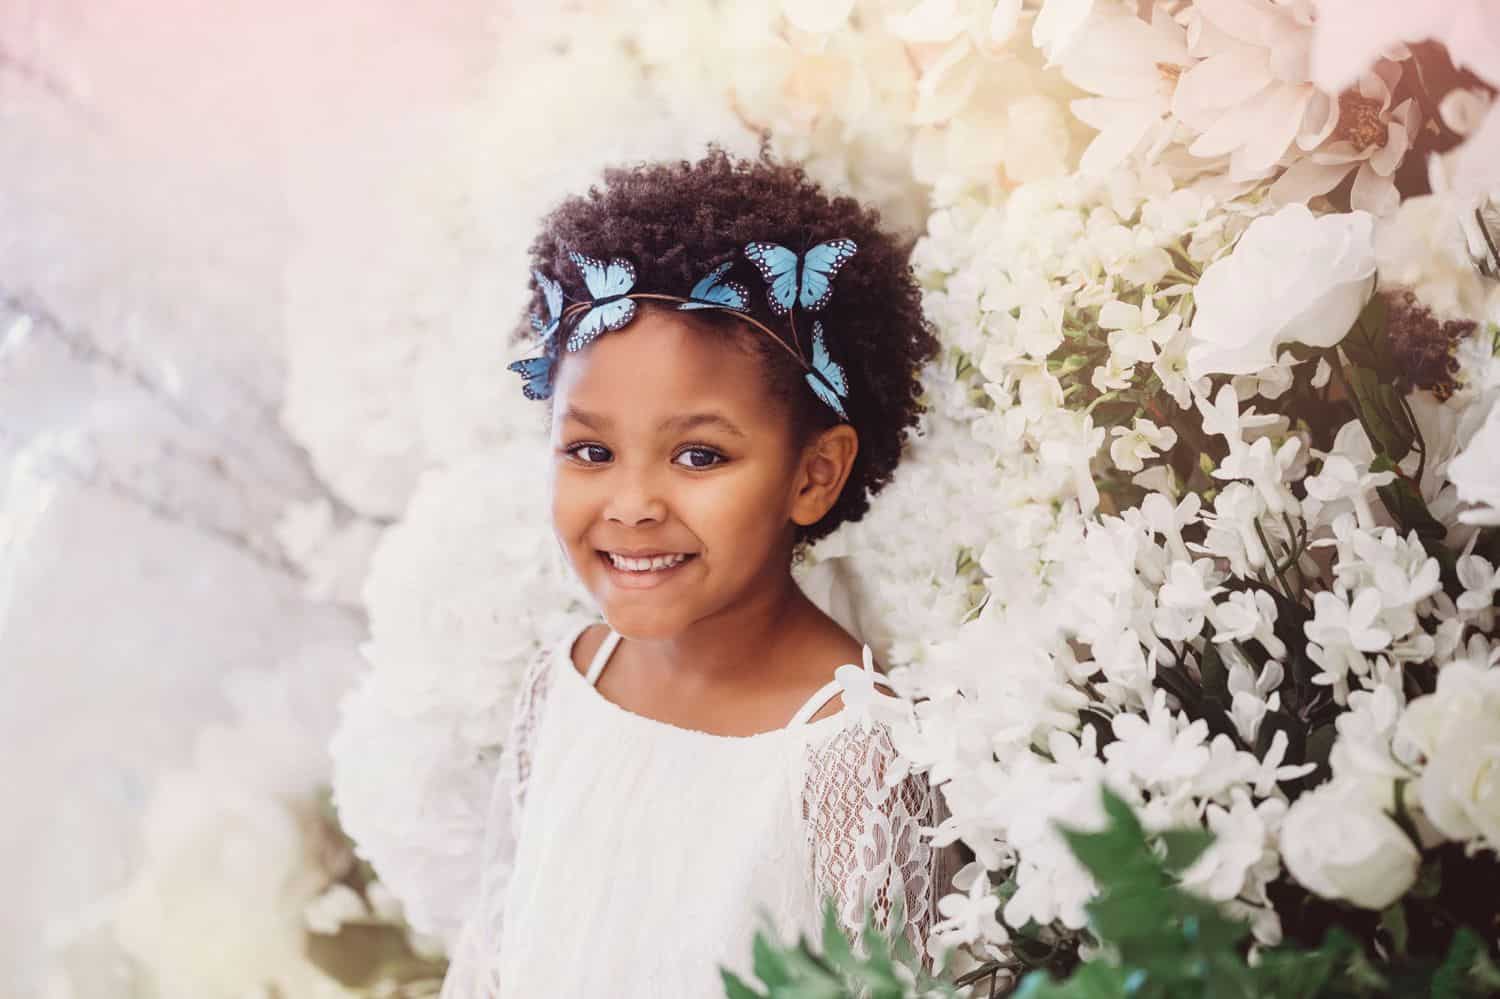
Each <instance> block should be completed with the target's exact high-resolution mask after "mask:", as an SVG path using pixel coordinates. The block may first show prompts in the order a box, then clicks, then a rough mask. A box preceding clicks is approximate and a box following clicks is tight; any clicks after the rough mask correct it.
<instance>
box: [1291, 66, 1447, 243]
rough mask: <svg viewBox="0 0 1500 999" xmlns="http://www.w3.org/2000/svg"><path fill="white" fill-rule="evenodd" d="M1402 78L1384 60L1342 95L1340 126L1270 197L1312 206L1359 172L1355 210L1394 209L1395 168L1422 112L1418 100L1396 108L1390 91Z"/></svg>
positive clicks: (1396, 201)
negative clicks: (1322, 196)
mask: <svg viewBox="0 0 1500 999" xmlns="http://www.w3.org/2000/svg"><path fill="white" fill-rule="evenodd" d="M1400 79H1401V67H1400V66H1399V65H1398V64H1396V63H1393V62H1389V61H1383V62H1381V63H1380V64H1379V66H1377V67H1376V70H1375V72H1372V73H1366V74H1365V75H1364V76H1362V77H1360V80H1359V86H1358V88H1357V89H1355V90H1350V91H1346V92H1344V93H1342V94H1340V95H1339V98H1338V124H1337V125H1336V126H1335V127H1334V129H1333V131H1332V132H1331V133H1330V134H1329V135H1328V137H1327V138H1326V139H1324V140H1323V142H1322V144H1320V145H1319V146H1318V147H1317V148H1316V149H1314V150H1312V151H1311V152H1309V153H1308V154H1307V156H1305V157H1304V158H1303V159H1300V160H1298V161H1297V162H1296V163H1294V164H1292V166H1291V167H1289V168H1288V169H1287V171H1286V172H1285V173H1284V174H1282V175H1281V177H1280V178H1278V179H1277V181H1276V183H1275V184H1272V185H1271V191H1270V196H1271V199H1272V200H1273V201H1274V202H1275V203H1277V204H1282V205H1284V204H1289V203H1291V202H1307V201H1309V200H1311V199H1312V198H1315V197H1317V196H1318V195H1320V194H1327V193H1328V192H1329V191H1331V190H1333V189H1334V188H1335V187H1337V186H1338V184H1339V182H1340V181H1341V180H1343V179H1344V178H1345V177H1346V176H1348V175H1349V172H1350V171H1351V170H1354V171H1357V172H1356V173H1355V176H1354V186H1353V188H1352V189H1351V190H1350V193H1349V204H1350V206H1351V207H1353V208H1358V209H1361V210H1363V211H1367V212H1370V213H1372V214H1374V215H1388V214H1390V213H1391V212H1392V211H1394V210H1395V209H1396V206H1397V205H1398V204H1399V202H1400V200H1401V195H1400V194H1399V193H1398V192H1397V190H1396V180H1395V173H1396V168H1397V167H1399V166H1400V165H1401V161H1402V160H1403V159H1405V158H1406V153H1407V150H1409V149H1410V148H1411V145H1412V143H1413V142H1414V141H1415V140H1416V137H1417V132H1418V130H1419V129H1420V128H1421V127H1422V112H1421V111H1420V109H1418V107H1417V105H1416V103H1415V102H1414V100H1413V99H1411V98H1407V99H1406V100H1404V101H1402V102H1401V104H1400V105H1399V106H1397V107H1396V108H1395V109H1394V110H1392V108H1391V92H1392V90H1394V89H1395V87H1396V84H1397V83H1398V82H1399V81H1400Z"/></svg>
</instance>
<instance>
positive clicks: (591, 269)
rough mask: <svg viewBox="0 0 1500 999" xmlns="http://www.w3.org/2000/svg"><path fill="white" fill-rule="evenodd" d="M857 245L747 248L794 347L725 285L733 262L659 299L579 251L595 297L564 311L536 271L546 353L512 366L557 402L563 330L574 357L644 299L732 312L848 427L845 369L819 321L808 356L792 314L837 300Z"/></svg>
mask: <svg viewBox="0 0 1500 999" xmlns="http://www.w3.org/2000/svg"><path fill="white" fill-rule="evenodd" d="M856 249H858V247H857V246H855V243H854V240H852V239H831V240H828V241H827V242H825V243H819V244H818V245H817V246H814V247H813V248H812V249H810V250H808V251H807V252H806V253H803V254H800V255H799V254H797V253H795V252H794V251H792V250H789V249H787V248H786V247H784V246H781V245H779V244H777V243H761V242H756V243H747V244H746V245H745V248H744V254H745V257H746V258H747V259H749V261H750V262H751V263H753V264H754V265H755V266H756V268H757V269H758V270H759V271H760V273H761V276H762V277H763V278H765V281H766V299H767V303H768V304H769V305H770V307H771V311H772V312H773V313H775V314H776V315H778V316H787V317H788V320H789V322H790V323H791V327H792V340H793V342H792V343H791V344H788V343H787V342H786V341H785V340H784V339H782V338H781V337H779V336H777V335H776V334H775V332H773V331H772V330H771V329H770V327H768V326H766V325H765V324H764V323H762V322H760V321H759V320H757V319H756V318H755V317H754V316H752V315H750V312H749V307H750V293H749V292H748V291H747V290H746V288H745V286H744V285H743V284H741V283H740V282H738V281H733V280H727V279H726V278H725V275H726V274H727V272H728V271H729V268H730V267H732V266H733V265H734V261H732V260H729V261H725V262H724V263H722V264H720V265H719V266H718V267H715V268H714V269H713V270H712V271H710V272H709V273H708V274H707V275H705V276H704V278H703V279H702V280H700V281H699V282H698V283H697V284H695V285H693V290H692V291H691V292H689V294H688V297H687V298H683V297H681V296H678V295H662V294H656V293H654V292H638V291H631V288H632V287H634V285H635V276H636V275H635V265H634V264H632V263H631V262H630V261H629V260H626V259H624V258H619V257H616V258H614V259H612V260H610V261H609V262H608V263H605V262H603V261H601V260H598V259H596V258H594V257H590V256H586V255H584V254H582V253H578V252H576V251H571V250H570V251H569V252H568V259H569V260H571V261H572V262H573V266H575V267H577V268H578V270H579V273H581V274H582V275H583V281H584V284H585V285H586V286H587V287H588V291H589V296H590V297H589V298H587V299H581V300H579V301H575V302H570V303H569V304H568V306H567V307H566V308H564V307H563V290H562V285H561V284H559V283H558V282H556V281H554V280H552V279H551V278H549V277H547V276H546V275H545V274H542V273H541V272H539V271H532V272H531V273H532V276H533V277H535V278H536V282H537V285H538V286H539V287H540V288H541V289H542V295H543V297H544V298H545V300H546V303H547V319H546V320H545V321H543V319H542V318H541V317H540V316H538V315H536V314H534V313H533V314H532V316H531V327H532V329H534V330H535V331H536V332H537V334H538V335H539V336H540V337H541V340H542V346H543V348H544V353H543V355H542V356H541V357H528V358H525V359H523V360H520V361H515V362H512V363H511V364H509V365H507V367H508V368H509V370H511V371H514V372H516V373H517V374H519V375H520V376H521V378H522V379H523V382H522V385H521V389H522V391H523V392H524V393H525V395H526V398H528V399H546V398H548V397H550V396H551V395H552V359H551V358H550V357H548V356H547V355H546V353H545V348H546V346H547V345H548V344H549V343H550V342H551V341H552V339H553V337H555V336H556V335H557V334H558V331H559V330H561V329H562V328H563V327H565V326H567V327H570V332H569V333H568V336H567V340H566V343H565V348H566V349H567V350H568V351H570V352H571V351H575V350H582V349H583V348H584V347H586V346H587V345H588V344H590V343H592V342H593V341H594V339H595V338H597V337H598V336H599V335H600V334H602V333H609V332H611V331H613V330H618V329H620V328H621V327H623V326H625V325H626V324H628V323H629V322H630V321H631V320H632V319H634V318H635V314H636V305H635V303H636V301H637V300H638V299H656V300H659V301H665V302H676V303H678V305H677V308H678V309H679V310H681V311H684V312H686V311H692V310H695V309H720V310H724V311H728V312H732V313H734V314H735V315H737V316H739V318H741V319H743V320H744V321H745V322H747V323H750V324H751V325H753V326H756V327H758V328H760V329H761V330H762V331H764V332H765V333H766V334H767V335H768V336H770V337H771V339H773V340H775V341H776V342H777V343H779V344H781V346H782V347H783V348H785V349H786V350H787V351H788V352H789V353H791V354H792V356H794V357H795V358H796V359H797V362H798V363H799V364H801V365H802V366H803V367H804V368H806V369H807V374H806V376H805V377H806V379H807V383H808V385H810V386H811V387H812V390H813V392H815V393H816V394H817V396H818V398H819V399H821V400H823V402H824V403H826V404H827V405H828V406H829V408H831V409H832V410H833V411H834V412H836V413H838V415H839V416H840V418H842V419H845V420H847V419H848V418H849V416H848V414H847V413H846V412H845V411H844V406H843V403H842V402H841V401H840V400H841V399H847V398H848V397H849V381H848V379H847V378H846V377H845V375H844V369H843V367H842V366H841V365H840V364H839V363H838V362H837V361H835V360H833V358H832V357H830V356H829V354H828V345H827V343H826V342H825V340H824V339H823V323H822V322H821V321H820V320H816V319H815V320H813V324H812V333H813V339H812V358H811V360H809V359H808V358H806V357H804V356H803V354H802V351H801V345H800V344H799V343H797V325H796V319H795V316H794V315H793V312H794V310H796V309H799V308H800V309H802V310H803V311H806V312H818V311H820V310H822V309H823V307H824V306H826V305H827V304H828V300H829V299H830V298H831V297H832V296H833V279H834V278H835V277H836V276H837V275H838V272H839V269H840V268H842V267H843V266H844V264H845V263H846V262H847V261H848V260H849V258H850V257H852V256H854V252H855V250H856Z"/></svg>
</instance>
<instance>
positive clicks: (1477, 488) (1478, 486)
mask: <svg viewBox="0 0 1500 999" xmlns="http://www.w3.org/2000/svg"><path fill="white" fill-rule="evenodd" d="M1448 478H1449V479H1450V480H1451V481H1452V482H1453V485H1454V487H1455V488H1457V489H1458V497H1459V499H1461V500H1463V501H1464V502H1465V503H1472V504H1474V506H1473V507H1471V508H1470V509H1468V510H1464V511H1463V512H1461V513H1460V514H1459V515H1458V519H1459V520H1461V521H1463V522H1464V523H1465V524H1482V525H1484V526H1494V525H1497V524H1500V403H1497V404H1495V405H1492V406H1491V407H1490V414H1489V416H1488V417H1486V418H1485V421H1484V426H1482V427H1481V428H1480V429H1479V432H1478V433H1477V434H1475V435H1474V436H1473V438H1472V439H1470V441H1469V444H1468V446H1467V447H1465V448H1464V450H1463V453H1461V454H1460V455H1458V457H1456V458H1454V459H1453V460H1452V461H1450V462H1449V463H1448Z"/></svg>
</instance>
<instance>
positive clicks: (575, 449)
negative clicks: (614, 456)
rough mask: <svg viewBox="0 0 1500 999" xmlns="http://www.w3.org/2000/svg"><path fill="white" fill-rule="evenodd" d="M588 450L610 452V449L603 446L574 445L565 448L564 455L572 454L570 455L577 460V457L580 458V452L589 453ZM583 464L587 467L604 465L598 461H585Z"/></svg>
mask: <svg viewBox="0 0 1500 999" xmlns="http://www.w3.org/2000/svg"><path fill="white" fill-rule="evenodd" d="M588 450H595V451H608V450H609V448H607V447H605V446H604V445H602V444H574V445H573V446H572V447H565V448H563V454H570V455H572V456H573V457H575V458H576V457H578V455H579V453H580V452H582V451H588ZM583 464H585V465H598V464H602V462H598V461H585V462H584V463H583Z"/></svg>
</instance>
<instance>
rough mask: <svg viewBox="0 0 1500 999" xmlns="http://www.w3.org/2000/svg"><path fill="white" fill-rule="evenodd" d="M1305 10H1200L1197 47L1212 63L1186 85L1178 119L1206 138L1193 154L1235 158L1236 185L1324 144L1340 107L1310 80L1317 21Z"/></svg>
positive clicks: (1194, 16)
mask: <svg viewBox="0 0 1500 999" xmlns="http://www.w3.org/2000/svg"><path fill="white" fill-rule="evenodd" d="M1307 15H1308V12H1307V10H1306V8H1305V6H1304V5H1302V4H1272V3H1236V2H1218V3H1198V4H1194V5H1192V6H1191V7H1189V8H1187V12H1186V16H1187V18H1188V19H1189V36H1188V37H1189V48H1190V50H1191V51H1192V53H1193V54H1194V55H1199V56H1204V57H1205V58H1204V59H1203V60H1202V61H1201V62H1199V63H1198V64H1197V65H1195V66H1193V67H1192V68H1191V69H1189V70H1188V71H1187V72H1185V73H1183V74H1182V79H1181V80H1179V81H1178V84H1177V90H1176V92H1175V93H1174V94H1173V99H1172V113H1173V114H1174V115H1175V116H1176V117H1177V118H1178V119H1179V120H1180V121H1182V122H1184V123H1185V124H1187V125H1188V126H1189V127H1191V128H1192V129H1194V130H1195V131H1197V132H1199V133H1201V134H1200V135H1199V136H1198V138H1197V139H1195V140H1194V141H1193V144H1192V145H1191V146H1189V147H1188V152H1190V153H1192V154H1193V155H1194V156H1202V157H1217V156H1225V155H1227V156H1229V158H1230V159H1229V178H1230V179H1231V180H1235V181H1245V180H1253V179H1255V178H1258V177H1262V176H1264V175H1265V174H1267V173H1268V172H1269V171H1270V170H1271V169H1272V168H1273V167H1275V165H1276V164H1277V162H1278V161H1280V160H1281V159H1282V157H1283V156H1284V155H1286V154H1287V153H1288V152H1289V151H1290V150H1291V147H1292V142H1293V140H1296V142H1297V144H1298V145H1299V146H1301V148H1303V149H1310V148H1312V147H1313V146H1315V145H1317V144H1318V143H1319V142H1321V141H1322V139H1323V137H1324V136H1325V135H1327V133H1328V131H1329V130H1330V129H1331V128H1332V127H1333V102H1332V101H1331V100H1330V99H1329V98H1328V96H1327V95H1326V94H1323V93H1320V92H1319V91H1318V89H1317V88H1316V87H1314V86H1313V85H1312V83H1311V82H1310V81H1309V80H1308V79H1307V46H1308V44H1309V43H1310V42H1311V41H1312V34H1311V24H1310V18H1309V17H1308V16H1307Z"/></svg>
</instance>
